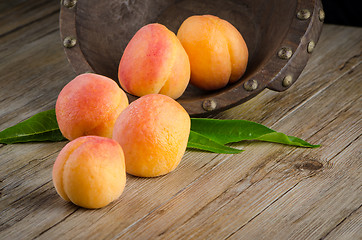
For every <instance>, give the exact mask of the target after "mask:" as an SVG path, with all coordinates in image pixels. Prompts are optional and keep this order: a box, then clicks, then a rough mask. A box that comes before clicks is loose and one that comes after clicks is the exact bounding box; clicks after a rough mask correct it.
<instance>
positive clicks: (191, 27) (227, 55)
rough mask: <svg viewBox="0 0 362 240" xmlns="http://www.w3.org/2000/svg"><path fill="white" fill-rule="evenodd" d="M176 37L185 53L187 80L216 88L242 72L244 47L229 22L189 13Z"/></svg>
mask: <svg viewBox="0 0 362 240" xmlns="http://www.w3.org/2000/svg"><path fill="white" fill-rule="evenodd" d="M177 37H178V39H179V40H180V42H181V44H182V45H183V47H184V48H185V50H186V52H187V54H188V56H189V60H190V65H191V79H190V82H191V84H193V85H195V86H197V87H199V88H201V89H204V90H216V89H220V88H223V87H225V86H226V85H227V84H228V83H233V82H236V81H237V80H238V79H240V78H241V76H242V75H243V74H244V72H245V70H246V65H247V62H248V49H247V46H246V43H245V41H244V39H243V37H242V36H241V34H240V33H239V31H238V30H237V29H236V28H235V27H234V26H233V25H231V24H230V23H229V22H227V21H225V20H222V19H220V18H218V17H215V16H212V15H203V16H191V17H189V18H187V19H186V20H185V21H184V22H183V23H182V24H181V26H180V28H179V30H178V33H177Z"/></svg>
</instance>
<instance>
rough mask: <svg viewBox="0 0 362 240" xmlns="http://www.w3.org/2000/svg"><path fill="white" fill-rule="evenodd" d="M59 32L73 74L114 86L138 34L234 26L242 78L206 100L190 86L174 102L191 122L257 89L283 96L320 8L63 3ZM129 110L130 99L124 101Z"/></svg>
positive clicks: (316, 27) (255, 1)
mask: <svg viewBox="0 0 362 240" xmlns="http://www.w3.org/2000/svg"><path fill="white" fill-rule="evenodd" d="M61 4H62V7H61V13H60V31H61V37H62V39H63V44H64V47H65V52H66V54H67V57H68V60H69V61H70V63H71V65H72V66H73V68H74V70H75V72H76V73H77V74H81V73H85V72H95V73H99V74H102V75H105V76H108V77H110V78H113V79H114V80H116V81H117V82H118V79H117V71H118V64H119V61H120V59H121V57H122V54H123V50H124V49H125V47H126V45H127V43H128V42H129V40H130V39H131V38H132V37H133V35H134V34H135V33H136V32H137V30H139V29H140V28H141V27H142V26H144V25H146V24H148V23H153V22H158V23H162V24H164V25H165V26H166V27H168V28H169V29H170V30H171V31H173V32H175V33H176V32H177V29H178V28H179V26H180V25H181V23H182V22H183V21H184V20H185V19H186V18H187V17H189V16H191V15H201V14H212V15H215V16H218V17H220V18H222V19H225V20H227V21H229V22H230V23H231V24H233V25H234V26H235V27H236V28H237V29H238V30H239V31H240V33H241V34H242V35H243V37H244V39H245V41H246V44H247V46H248V49H249V62H248V67H247V71H246V73H245V74H244V76H243V77H242V78H241V79H240V80H239V81H238V82H236V83H234V84H232V85H229V86H227V87H225V88H223V89H220V90H217V91H213V92H205V91H201V90H199V89H197V88H196V87H193V86H192V85H189V86H188V88H187V89H186V91H185V93H184V94H183V95H182V96H181V97H180V98H179V99H178V100H177V101H178V102H179V103H180V104H181V105H182V106H183V107H184V108H185V109H186V110H187V111H188V113H189V114H190V115H192V116H201V115H204V114H206V113H210V112H216V111H222V110H225V109H228V108H230V107H233V106H235V105H238V104H240V103H242V102H245V101H247V100H249V99H250V98H252V97H254V96H255V95H257V94H258V93H260V92H261V91H262V90H263V89H265V88H269V89H273V90H276V91H284V90H286V89H287V88H289V87H290V86H291V85H292V84H293V83H294V82H295V81H296V79H297V78H298V76H299V75H300V73H301V72H302V70H303V68H304V67H305V65H306V63H307V61H308V59H309V57H310V53H311V52H312V51H313V48H314V46H315V44H316V43H317V41H318V38H319V35H320V32H321V29H322V22H323V20H324V11H323V9H322V4H321V1H320V0H303V1H301V0H219V1H217V0H178V1H177V0H154V1H153V0H133V1H124V0H108V1H96V0H78V1H76V0H63V1H62V3H61ZM128 98H129V100H130V102H132V101H133V100H135V99H136V98H137V97H135V96H133V95H130V94H128Z"/></svg>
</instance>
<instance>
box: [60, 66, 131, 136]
mask: <svg viewBox="0 0 362 240" xmlns="http://www.w3.org/2000/svg"><path fill="white" fill-rule="evenodd" d="M127 106H128V98H127V96H126V94H125V93H124V91H123V90H122V89H121V88H120V87H119V86H118V85H117V83H116V82H115V81H113V80H112V79H110V78H107V77H105V76H101V75H98V74H92V73H86V74H82V75H79V76H77V77H76V78H74V79H73V80H72V81H70V82H69V83H68V84H67V85H66V86H65V87H64V88H63V89H62V91H61V92H60V94H59V96H58V99H57V102H56V106H55V111H56V117H57V121H58V124H59V129H60V131H61V132H62V134H63V136H64V137H66V138H67V139H69V140H73V139H76V138H78V137H81V136H86V135H97V136H102V137H110V138H111V137H112V132H113V126H114V123H115V121H116V119H117V117H118V115H119V114H120V113H121V112H122V111H123V109H124V108H126V107H127Z"/></svg>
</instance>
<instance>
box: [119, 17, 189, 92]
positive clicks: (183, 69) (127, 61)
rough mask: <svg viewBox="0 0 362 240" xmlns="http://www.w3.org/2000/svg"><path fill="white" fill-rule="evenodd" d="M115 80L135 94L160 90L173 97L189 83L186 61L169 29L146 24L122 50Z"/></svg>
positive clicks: (154, 24)
mask: <svg viewBox="0 0 362 240" xmlns="http://www.w3.org/2000/svg"><path fill="white" fill-rule="evenodd" d="M118 79H119V82H120V84H121V86H122V88H123V89H124V90H125V91H127V92H128V93H130V94H133V95H135V96H138V97H141V96H144V95H147V94H152V93H160V94H164V95H167V96H169V97H171V98H174V99H176V98H179V97H180V96H181V95H182V94H183V92H184V91H185V89H186V87H187V85H188V83H189V80H190V62H189V59H188V56H187V54H186V52H185V50H184V48H183V47H182V45H181V43H180V41H179V40H178V39H177V37H176V35H175V34H174V33H173V32H171V31H170V30H168V29H167V28H166V27H165V26H164V25H161V24H157V23H153V24H148V25H146V26H144V27H142V28H141V29H140V30H138V31H137V33H136V34H135V35H134V36H133V38H132V39H131V40H130V42H129V43H128V45H127V47H126V49H125V50H124V52H123V55H122V58H121V61H120V63H119V69H118Z"/></svg>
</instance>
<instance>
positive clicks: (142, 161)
mask: <svg viewBox="0 0 362 240" xmlns="http://www.w3.org/2000/svg"><path fill="white" fill-rule="evenodd" d="M189 134H190V117H189V115H188V113H187V112H186V111H185V109H184V108H183V107H182V106H181V105H180V104H179V103H177V102H176V101H175V100H173V99H172V98H170V97H168V96H165V95H161V94H150V95H146V96H143V97H141V98H139V99H137V100H136V101H134V102H132V103H131V104H130V105H129V107H127V108H126V109H125V110H124V111H123V112H122V113H121V114H120V116H119V117H118V119H117V121H116V124H115V126H114V132H113V139H114V140H116V141H117V142H118V143H120V145H121V146H122V149H123V151H124V154H125V160H126V171H127V173H129V174H132V175H135V176H139V177H156V176H160V175H164V174H167V173H169V172H171V171H172V170H174V169H175V168H176V167H177V166H178V164H179V163H180V161H181V159H182V156H183V155H184V153H185V150H186V146H187V141H188V137H189Z"/></svg>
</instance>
